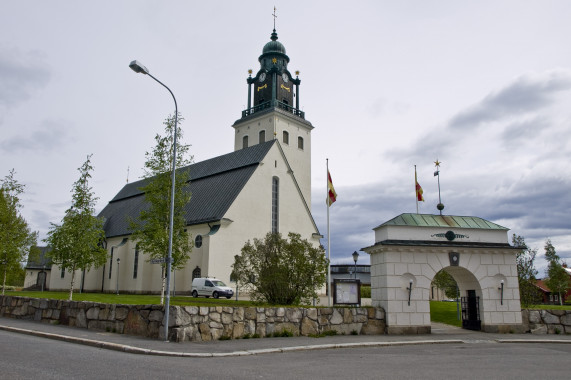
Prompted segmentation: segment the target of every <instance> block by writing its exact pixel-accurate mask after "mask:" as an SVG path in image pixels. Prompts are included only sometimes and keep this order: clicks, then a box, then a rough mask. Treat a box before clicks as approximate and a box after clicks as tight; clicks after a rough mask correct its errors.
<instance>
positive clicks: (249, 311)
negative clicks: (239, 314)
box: [244, 307, 257, 319]
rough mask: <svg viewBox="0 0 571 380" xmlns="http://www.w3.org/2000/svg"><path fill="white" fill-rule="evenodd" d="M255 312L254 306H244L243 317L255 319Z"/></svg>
mask: <svg viewBox="0 0 571 380" xmlns="http://www.w3.org/2000/svg"><path fill="white" fill-rule="evenodd" d="M256 316H257V312H256V308H255V307H245V308H244V319H256Z"/></svg>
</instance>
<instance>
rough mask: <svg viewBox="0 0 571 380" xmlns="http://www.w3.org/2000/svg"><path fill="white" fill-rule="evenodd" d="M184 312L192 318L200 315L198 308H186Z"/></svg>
mask: <svg viewBox="0 0 571 380" xmlns="http://www.w3.org/2000/svg"><path fill="white" fill-rule="evenodd" d="M184 311H186V312H187V313H188V315H190V316H194V315H199V312H200V309H199V308H198V306H184Z"/></svg>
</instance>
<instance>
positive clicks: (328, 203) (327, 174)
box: [325, 158, 332, 306]
mask: <svg viewBox="0 0 571 380" xmlns="http://www.w3.org/2000/svg"><path fill="white" fill-rule="evenodd" d="M325 162H326V164H325V166H326V168H327V173H325V180H326V181H327V186H325V190H326V192H327V194H326V196H327V198H325V199H326V200H327V287H326V289H327V306H331V290H332V289H331V236H330V235H329V207H330V206H331V204H330V203H331V201H330V200H329V158H326V159H325Z"/></svg>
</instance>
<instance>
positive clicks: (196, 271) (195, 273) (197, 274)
mask: <svg viewBox="0 0 571 380" xmlns="http://www.w3.org/2000/svg"><path fill="white" fill-rule="evenodd" d="M200 275H201V270H200V268H199V267H198V266H197V267H196V268H194V270H193V271H192V279H193V280H194V279H195V278H200Z"/></svg>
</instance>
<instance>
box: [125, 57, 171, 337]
mask: <svg viewBox="0 0 571 380" xmlns="http://www.w3.org/2000/svg"><path fill="white" fill-rule="evenodd" d="M129 67H130V68H131V69H132V70H133V71H134V72H136V73H141V74H145V75H148V76H150V77H151V78H153V79H154V80H155V81H156V82H157V83H159V84H160V85H161V86H163V87H164V88H166V89H167V90H168V91H169V92H170V94H171V95H172V98H173V100H174V132H173V134H174V135H173V151H172V174H171V178H172V179H171V181H172V186H171V207H170V217H169V248H168V256H167V260H166V262H167V278H166V298H165V340H166V341H167V342H168V340H169V309H170V282H171V261H172V237H173V225H174V193H175V175H176V174H175V173H176V131H177V128H178V106H177V104H176V98H175V97H174V94H173V93H172V91H171V90H170V88H168V87H167V86H166V85H165V84H164V83H162V82H161V81H160V80H158V79H157V78H155V77H154V76H152V75H151V74H150V73H149V70H148V69H147V68H146V67H145V66H143V65H142V64H141V63H140V62H139V61H137V60H135V61H132V62H131V63H130V64H129Z"/></svg>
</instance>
